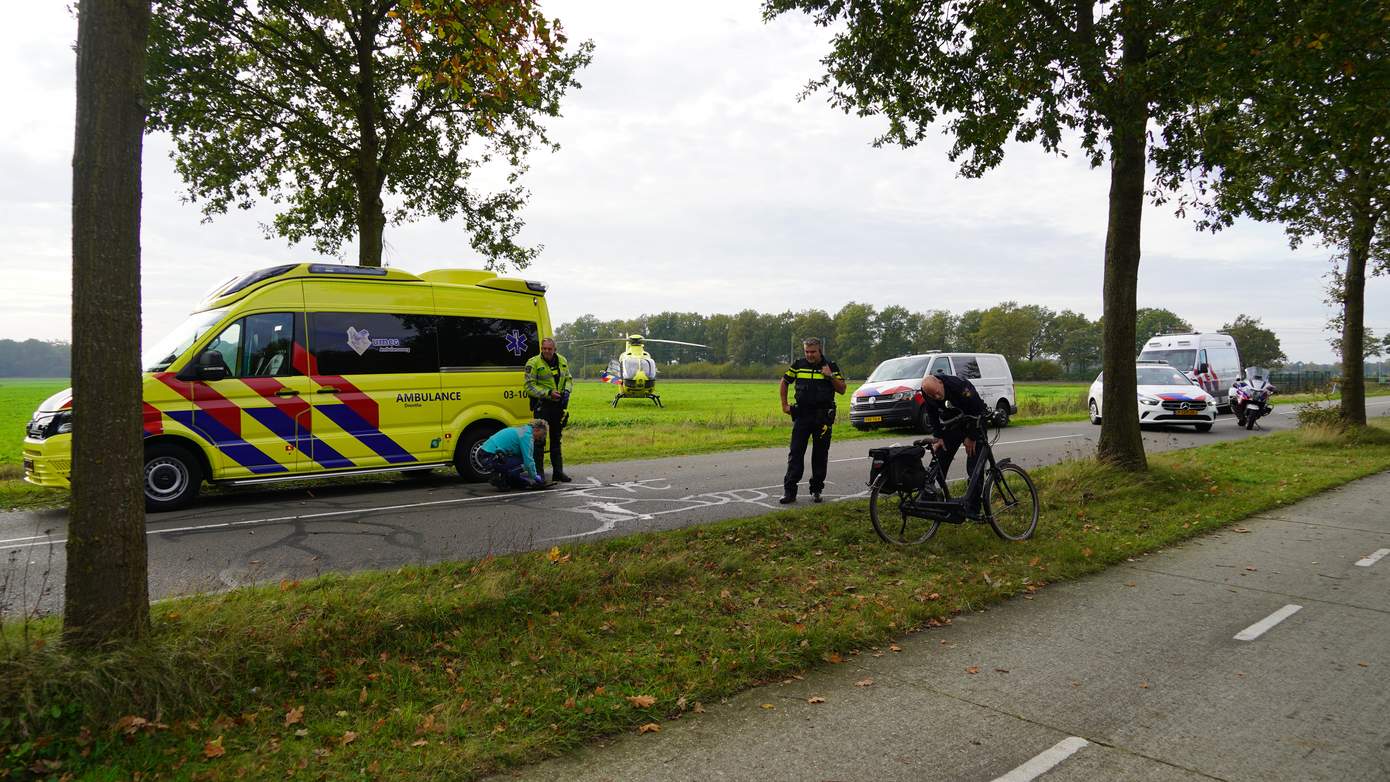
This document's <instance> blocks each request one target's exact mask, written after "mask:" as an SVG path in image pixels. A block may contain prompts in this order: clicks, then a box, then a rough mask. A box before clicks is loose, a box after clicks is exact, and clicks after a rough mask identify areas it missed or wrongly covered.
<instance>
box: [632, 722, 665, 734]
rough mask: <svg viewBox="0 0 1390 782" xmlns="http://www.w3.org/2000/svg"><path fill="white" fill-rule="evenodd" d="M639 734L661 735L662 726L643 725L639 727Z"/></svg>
mask: <svg viewBox="0 0 1390 782" xmlns="http://www.w3.org/2000/svg"><path fill="white" fill-rule="evenodd" d="M637 732H638V733H660V732H661V726H660V725H658V724H656V723H655V722H648V723H647V724H646V725H641V726H639V727H638V728H637Z"/></svg>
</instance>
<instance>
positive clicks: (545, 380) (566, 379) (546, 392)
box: [526, 353, 574, 399]
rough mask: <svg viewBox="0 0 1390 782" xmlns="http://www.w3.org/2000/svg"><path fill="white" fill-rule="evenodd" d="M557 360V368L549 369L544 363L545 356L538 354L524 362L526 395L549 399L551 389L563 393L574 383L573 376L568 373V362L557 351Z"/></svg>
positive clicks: (533, 397)
mask: <svg viewBox="0 0 1390 782" xmlns="http://www.w3.org/2000/svg"><path fill="white" fill-rule="evenodd" d="M555 358H556V359H557V360H558V368H556V369H551V368H550V365H549V364H547V363H545V358H544V357H542V356H540V355H535V356H532V357H531V360H529V361H527V362H526V395H527V396H529V397H531V398H532V399H549V398H550V392H551V391H559V392H560V393H562V394H563V393H565V392H566V391H568V390H570V387H571V386H573V385H574V377H573V376H572V375H570V364H569V362H568V361H566V360H565V357H564V356H562V355H560V354H559V353H556V354H555Z"/></svg>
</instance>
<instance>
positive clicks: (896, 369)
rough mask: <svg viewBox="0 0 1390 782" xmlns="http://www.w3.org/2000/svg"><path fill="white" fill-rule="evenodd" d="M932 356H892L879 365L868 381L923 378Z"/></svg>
mask: <svg viewBox="0 0 1390 782" xmlns="http://www.w3.org/2000/svg"><path fill="white" fill-rule="evenodd" d="M931 359H932V357H931V356H904V357H903V358H890V359H888V360H887V361H885V362H883V363H882V364H879V365H878V369H875V370H874V373H873V374H872V375H869V379H868V380H867V381H866V382H869V383H874V382H877V381H879V380H907V379H909V378H910V379H912V380H921V379H922V376H923V375H925V374H927V364H929V363H931Z"/></svg>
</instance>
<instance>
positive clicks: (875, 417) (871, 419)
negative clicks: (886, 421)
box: [864, 415, 883, 424]
mask: <svg viewBox="0 0 1390 782" xmlns="http://www.w3.org/2000/svg"><path fill="white" fill-rule="evenodd" d="M882 421H883V416H881V415H871V416H869V417H867V418H865V419H864V423H866V424H877V423H881V422H882Z"/></svg>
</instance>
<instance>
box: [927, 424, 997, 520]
mask: <svg viewBox="0 0 1390 782" xmlns="http://www.w3.org/2000/svg"><path fill="white" fill-rule="evenodd" d="M975 448H976V456H975V470H974V472H972V473H971V474H970V479H969V481H968V482H967V483H966V489H965V497H969V496H971V492H972V491H974V492H976V493H978V492H981V491H983V489H984V482H985V475H986V474H988V473H992V474H994V475H995V476H996V477H998V476H999V470H1000V468H1001V467H1005V466H1007V465H1009V464H1012V463H1013V460H1011V459H1008V458H1005V459H1002V460H999V461H995V459H994V449H993V448H992V447H990V444H989V438H988V437H985V436H981V437H979V438H977V439H976V440H975ZM980 449H983V450H982V451H981V450H980ZM937 456H938V454H937V452H936V450H935V449H933V450H932V458H931V463H930V464H928V465H927V477H926V479H925V480H924V481H923V482H922V485H921V486H920V487H918V488H917V489H916V490H915V491H914V495H915V496H914V497H913V498H912V499H909V500H906V501H905V502H904V504H903V512H904V513H906V514H907V515H909V516H916V517H917V518H921V519H928V520H930V521H940V522H945V523H947V524H964V523H965V522H967V521H970V520H971V518H970V515H969V514H968V513H967V512H966V507H965V499H964V498H961V499H950V492H949V489H947V484H946V476H945V475H943V474H942V473H941V462H940V460H939V459H938V458H937ZM933 483H937V484H938V485H939V486H940V487H941V488H942V489H946V490H947V499H944V500H922V499H920V496H921V494H922V493H923V492H924V491H925V490H926V489H927V488H928V487H930V486H932V484H933ZM983 502H984V500H983V498H981V499H980V503H981V505H983Z"/></svg>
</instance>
